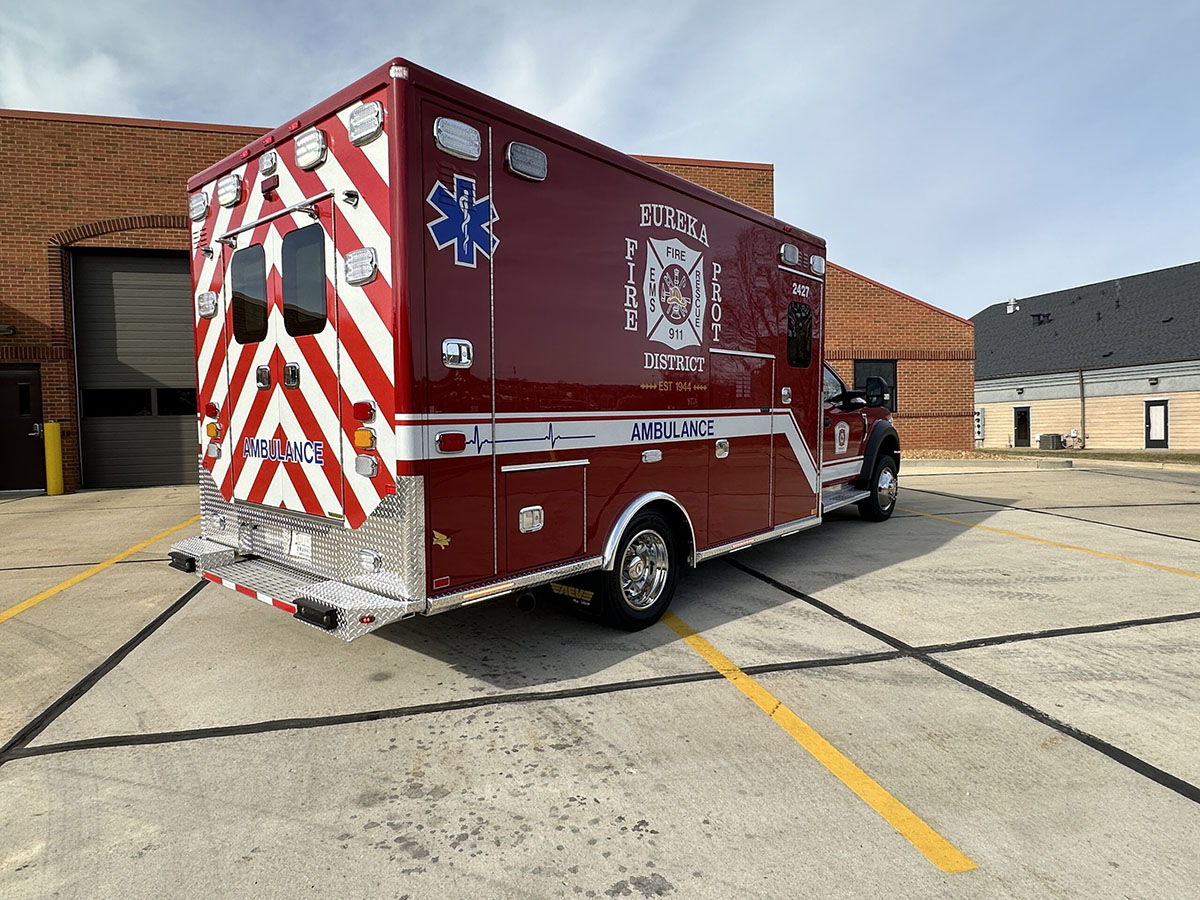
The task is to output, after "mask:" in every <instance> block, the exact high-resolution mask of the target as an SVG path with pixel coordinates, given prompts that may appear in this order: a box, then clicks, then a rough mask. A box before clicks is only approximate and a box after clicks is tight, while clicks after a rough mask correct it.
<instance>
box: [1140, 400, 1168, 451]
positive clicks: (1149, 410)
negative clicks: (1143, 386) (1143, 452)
mask: <svg viewBox="0 0 1200 900" xmlns="http://www.w3.org/2000/svg"><path fill="white" fill-rule="evenodd" d="M1167 428H1168V422H1167V401H1166V400H1147V401H1146V449H1147V450H1165V449H1166V448H1167V447H1168V446H1170V435H1169V434H1168V431H1167Z"/></svg>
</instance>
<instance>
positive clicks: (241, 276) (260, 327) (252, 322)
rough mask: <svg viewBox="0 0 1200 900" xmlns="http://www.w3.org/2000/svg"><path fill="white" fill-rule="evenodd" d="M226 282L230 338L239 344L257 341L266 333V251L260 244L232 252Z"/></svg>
mask: <svg viewBox="0 0 1200 900" xmlns="http://www.w3.org/2000/svg"><path fill="white" fill-rule="evenodd" d="M229 284H230V299H231V303H232V306H233V337H234V339H235V340H237V342H238V343H239V344H256V343H258V342H259V341H261V340H262V339H263V338H265V337H266V336H267V254H266V251H265V250H263V246H262V244H251V245H250V246H249V247H243V248H242V249H241V250H238V251H237V252H236V253H234V254H233V259H232V261H231V262H230V263H229Z"/></svg>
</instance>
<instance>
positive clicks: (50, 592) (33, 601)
mask: <svg viewBox="0 0 1200 900" xmlns="http://www.w3.org/2000/svg"><path fill="white" fill-rule="evenodd" d="M199 521H200V517H199V516H192V517H191V518H190V519H188V520H187V521H186V522H180V523H179V524H178V525H172V526H171V527H170V528H168V529H167V530H166V531H160V532H159V533H158V534H156V535H154V537H152V538H146V540H144V541H142V542H141V543H140V544H134V545H133V546H132V547H130V548H129V549H128V550H122V551H121V552H120V553H118V554H117V555H116V556H110V557H109V558H108V559H106V560H104V562H98V563H96V564H95V565H94V566H92V567H91V568H90V569H84V570H83V571H82V572H80V573H79V574H78V575H72V576H71V577H70V578H68V579H67V580H66V581H64V582H62V583H60V584H56V585H55V586H54V587H52V588H46V590H44V591H42V592H41V593H40V594H34V595H33V596H32V597H30V598H29V599H28V600H22V601H21V602H20V603H18V604H17V605H16V606H13V607H10V608H9V609H6V610H4V611H3V612H0V624H2V623H4V622H7V621H8V620H9V619H11V618H12V617H13V616H15V615H18V614H19V613H23V612H25V610H27V609H29V608H30V607H32V606H37V605H38V604H39V603H41V602H42V601H43V600H48V599H50V598H51V597H53V596H54V595H55V594H58V593H61V592H63V591H65V590H66V589H67V588H69V587H74V586H75V585H77V584H79V582H81V581H83V580H84V579H85V578H91V577H92V576H93V575H95V574H96V573H97V572H103V571H104V570H105V569H107V568H108V567H109V566H111V565H113V564H114V563H119V562H120V561H121V560H123V559H126V558H127V557H130V556H133V554H135V553H137V552H138V551H139V550H145V549H146V548H147V547H149V546H150V545H151V544H153V543H156V542H157V541H161V540H162V539H163V538H165V537H166V536H167V535H169V534H174V533H175V532H177V531H179V530H180V529H182V528H187V527H188V526H189V525H194V524H196V523H197V522H199Z"/></svg>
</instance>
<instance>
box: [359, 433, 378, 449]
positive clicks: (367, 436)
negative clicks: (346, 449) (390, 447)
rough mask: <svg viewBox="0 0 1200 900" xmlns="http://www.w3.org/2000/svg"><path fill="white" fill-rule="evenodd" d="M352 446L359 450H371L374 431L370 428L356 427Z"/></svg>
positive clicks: (373, 441) (373, 444)
mask: <svg viewBox="0 0 1200 900" xmlns="http://www.w3.org/2000/svg"><path fill="white" fill-rule="evenodd" d="M354 446H355V447H356V448H358V449H359V450H371V449H373V448H374V446H375V432H374V431H372V430H371V429H370V428H357V429H355V431H354Z"/></svg>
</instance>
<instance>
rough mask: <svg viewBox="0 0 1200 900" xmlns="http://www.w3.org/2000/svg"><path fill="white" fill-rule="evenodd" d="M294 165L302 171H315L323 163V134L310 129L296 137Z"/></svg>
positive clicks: (317, 129) (318, 129) (319, 130)
mask: <svg viewBox="0 0 1200 900" xmlns="http://www.w3.org/2000/svg"><path fill="white" fill-rule="evenodd" d="M295 147H296V165H298V166H299V167H300V168H302V169H315V168H316V167H317V166H319V165H320V164H321V163H323V162H325V132H323V131H322V130H321V129H320V128H310V129H308V131H305V132H304V133H303V134H298V135H296V141H295Z"/></svg>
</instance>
